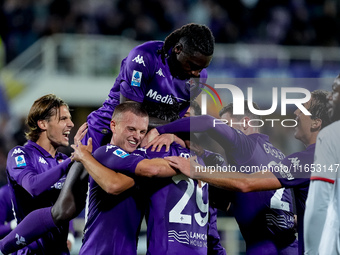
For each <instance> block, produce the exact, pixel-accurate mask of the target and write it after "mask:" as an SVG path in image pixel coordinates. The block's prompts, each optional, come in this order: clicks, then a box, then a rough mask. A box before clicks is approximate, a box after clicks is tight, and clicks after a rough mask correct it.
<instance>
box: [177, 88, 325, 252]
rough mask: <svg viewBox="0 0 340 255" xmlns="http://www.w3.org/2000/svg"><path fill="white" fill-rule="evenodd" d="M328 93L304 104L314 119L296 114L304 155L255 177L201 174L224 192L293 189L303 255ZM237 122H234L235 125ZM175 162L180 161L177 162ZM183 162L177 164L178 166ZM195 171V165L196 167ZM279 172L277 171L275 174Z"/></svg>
mask: <svg viewBox="0 0 340 255" xmlns="http://www.w3.org/2000/svg"><path fill="white" fill-rule="evenodd" d="M327 97H328V93H327V92H325V91H321V90H317V91H313V92H312V93H311V99H310V100H309V101H308V102H306V103H305V104H304V107H305V108H306V109H307V110H308V111H309V112H310V113H311V115H310V116H308V115H304V114H303V113H302V112H301V111H300V110H299V109H297V110H296V111H295V112H294V113H295V115H296V121H297V126H296V128H295V138H296V139H298V140H300V141H301V142H302V143H303V144H304V145H305V146H306V149H305V150H304V151H301V152H296V153H293V154H291V155H289V156H287V157H285V158H284V159H283V160H282V161H281V162H279V163H278V164H275V165H272V168H269V169H268V170H266V171H262V172H256V173H252V174H250V175H248V174H244V173H232V172H226V173H222V174H220V175H219V177H220V178H216V177H215V178H211V175H210V174H207V175H202V174H201V173H200V174H198V177H197V178H198V179H199V180H203V181H206V182H208V183H209V184H212V185H215V186H217V187H220V188H224V189H228V190H236V191H240V192H253V191H262V190H274V189H281V188H283V187H285V188H292V189H293V192H294V197H295V203H296V212H297V223H298V225H297V228H298V246H299V254H300V255H302V254H304V245H303V241H304V237H303V216H304V211H305V203H306V198H307V193H308V188H309V181H310V174H311V171H312V169H311V168H312V167H313V161H314V151H315V142H316V138H317V135H318V133H319V132H320V130H321V129H322V128H324V127H325V126H327V125H328V124H329V123H330V119H329V117H328V114H327V109H328V107H327V104H328V99H327ZM224 111H225V110H222V111H221V113H222V115H221V118H222V119H227V120H229V121H230V119H231V118H232V117H231V116H230V113H229V111H226V112H224ZM235 121H236V120H235V119H233V122H235ZM172 160H178V159H176V158H174V159H172ZM178 163H179V162H177V164H178ZM183 163H184V162H181V163H180V164H181V165H182V167H181V168H180V169H181V170H183V172H184V171H185V172H184V173H185V174H186V175H188V176H190V174H191V175H193V178H196V177H195V171H194V170H192V171H191V172H190V167H188V166H184V164H183ZM192 167H193V165H192ZM273 169H275V171H274V170H273Z"/></svg>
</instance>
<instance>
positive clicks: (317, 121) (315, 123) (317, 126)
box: [312, 119, 322, 130]
mask: <svg viewBox="0 0 340 255" xmlns="http://www.w3.org/2000/svg"><path fill="white" fill-rule="evenodd" d="M321 125H322V120H321V119H314V120H312V129H316V130H320V129H321Z"/></svg>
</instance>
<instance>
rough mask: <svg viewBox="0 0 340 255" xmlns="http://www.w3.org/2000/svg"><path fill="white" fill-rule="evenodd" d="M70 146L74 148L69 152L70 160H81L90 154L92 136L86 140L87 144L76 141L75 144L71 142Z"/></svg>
mask: <svg viewBox="0 0 340 255" xmlns="http://www.w3.org/2000/svg"><path fill="white" fill-rule="evenodd" d="M71 147H72V148H73V149H74V152H73V153H72V154H71V160H72V161H82V160H83V159H84V158H85V157H86V156H88V155H91V153H92V138H91V137H90V138H89V139H88V141H87V145H84V144H82V143H81V141H78V143H77V144H72V145H71Z"/></svg>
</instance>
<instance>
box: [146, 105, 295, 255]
mask: <svg viewBox="0 0 340 255" xmlns="http://www.w3.org/2000/svg"><path fill="white" fill-rule="evenodd" d="M254 107H255V108H256V109H258V107H257V106H256V105H255V104H254ZM227 108H228V109H229V110H228V111H230V113H232V110H233V109H232V104H230V106H228V107H227ZM223 114H224V112H223ZM231 116H232V117H233V118H236V119H237V122H238V123H239V125H234V126H233V127H234V128H232V127H230V126H228V125H226V124H225V123H223V122H222V121H221V124H220V125H216V126H215V127H214V126H213V122H214V121H215V120H216V119H215V118H213V117H211V116H207V115H204V116H198V117H190V118H184V119H181V120H177V121H174V122H172V123H170V124H167V125H165V126H160V127H158V128H157V130H158V131H156V130H153V131H152V132H151V135H152V133H155V132H156V133H160V134H163V133H173V132H175V133H176V132H190V131H192V132H204V131H206V132H207V133H208V134H209V135H210V136H211V137H212V138H213V139H215V140H216V141H217V142H218V143H219V144H220V145H221V146H222V147H223V148H224V150H225V153H226V156H227V161H228V163H229V164H230V165H232V166H234V167H236V169H237V171H240V170H241V167H251V166H258V167H260V166H268V165H271V164H273V163H278V162H280V161H281V160H283V158H284V155H283V153H282V152H281V151H280V150H278V149H277V148H275V147H274V146H273V145H272V144H271V143H270V142H269V139H268V136H266V135H264V134H260V133H259V130H258V129H257V128H256V127H252V126H250V125H248V121H249V120H250V119H253V118H254V119H259V116H254V114H253V113H251V112H250V111H249V108H248V104H247V103H246V102H245V115H244V116H233V115H231ZM240 123H243V125H242V124H240ZM154 143H155V146H156V145H157V138H156V139H155V142H154ZM151 145H153V143H150V144H149V145H148V146H147V147H150V146H151ZM153 147H154V146H153ZM153 149H155V147H154V148H153ZM232 202H233V206H234V214H235V218H236V220H237V222H238V224H239V227H240V231H241V233H242V235H243V237H244V239H245V241H246V246H247V254H297V241H296V238H295V230H294V214H293V211H292V209H293V208H292V197H291V193H290V190H287V189H284V188H282V189H279V190H276V191H261V192H249V193H241V192H235V193H234V197H233V198H232Z"/></svg>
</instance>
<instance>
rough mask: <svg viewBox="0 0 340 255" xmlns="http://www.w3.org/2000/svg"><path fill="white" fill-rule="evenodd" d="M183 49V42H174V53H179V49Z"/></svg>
mask: <svg viewBox="0 0 340 255" xmlns="http://www.w3.org/2000/svg"><path fill="white" fill-rule="evenodd" d="M182 50H183V44H182V43H180V42H178V43H176V45H175V47H174V51H175V53H176V54H179V53H181V51H182Z"/></svg>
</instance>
